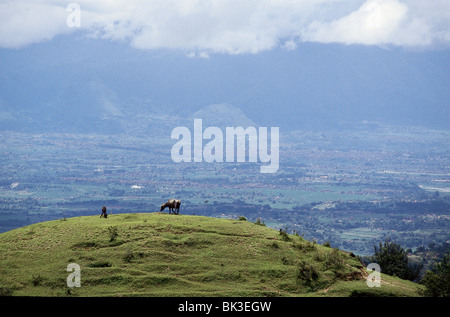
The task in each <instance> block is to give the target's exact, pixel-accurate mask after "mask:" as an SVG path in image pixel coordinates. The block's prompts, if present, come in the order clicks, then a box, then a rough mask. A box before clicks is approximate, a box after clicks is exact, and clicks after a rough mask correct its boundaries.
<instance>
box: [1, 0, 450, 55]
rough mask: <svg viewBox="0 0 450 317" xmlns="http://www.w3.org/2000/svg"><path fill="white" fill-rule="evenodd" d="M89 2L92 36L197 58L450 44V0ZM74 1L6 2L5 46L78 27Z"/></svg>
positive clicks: (84, 26) (85, 28)
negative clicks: (304, 48)
mask: <svg viewBox="0 0 450 317" xmlns="http://www.w3.org/2000/svg"><path fill="white" fill-rule="evenodd" d="M74 2H76V3H78V4H79V5H80V7H81V28H80V30H81V31H82V32H84V33H85V34H86V35H87V36H90V37H98V38H104V39H109V40H112V41H126V42H128V43H129V44H130V45H131V46H133V47H135V48H138V49H156V48H174V49H182V50H184V51H186V53H187V54H188V53H191V55H190V56H196V57H207V56H209V55H210V54H211V53H228V54H242V53H258V52H261V51H265V50H270V49H274V48H277V47H281V48H284V49H287V50H292V49H296V48H297V47H298V44H299V42H300V41H315V42H324V43H329V42H337V43H345V44H365V45H381V44H383V45H385V44H388V45H389V44H391V45H400V46H426V45H434V44H438V45H442V44H444V45H448V44H449V43H450V31H449V30H450V13H449V12H450V4H449V3H450V1H428V0H401V1H400V0H346V1H344V0H246V1H241V0H182V1H180V0H149V1H142V0H128V1H127V0H115V1H111V0H95V1H92V0H91V1H87V0H80V1H76V0H75V1H74ZM68 4H69V2H67V3H62V2H61V1H57V0H42V1H38V0H19V1H1V0H0V47H6V48H20V47H23V46H26V45H29V44H33V43H38V42H41V41H45V40H51V39H52V38H53V37H55V36H57V35H60V34H68V33H70V32H73V31H74V30H76V29H74V28H70V27H68V26H67V24H66V18H67V16H68V14H69V13H68V12H67V11H66V6H67V5H68Z"/></svg>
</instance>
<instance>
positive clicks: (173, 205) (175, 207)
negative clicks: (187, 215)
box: [160, 199, 181, 215]
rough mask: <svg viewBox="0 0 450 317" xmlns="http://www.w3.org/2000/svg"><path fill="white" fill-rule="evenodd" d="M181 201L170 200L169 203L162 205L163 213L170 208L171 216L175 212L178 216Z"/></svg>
mask: <svg viewBox="0 0 450 317" xmlns="http://www.w3.org/2000/svg"><path fill="white" fill-rule="evenodd" d="M180 205H181V201H180V200H179V199H169V200H168V201H167V202H165V203H164V204H162V205H161V210H160V211H163V210H164V209H165V208H166V207H168V208H169V214H170V213H171V212H173V213H174V214H177V215H178V213H179V212H180Z"/></svg>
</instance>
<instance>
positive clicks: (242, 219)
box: [238, 216, 247, 221]
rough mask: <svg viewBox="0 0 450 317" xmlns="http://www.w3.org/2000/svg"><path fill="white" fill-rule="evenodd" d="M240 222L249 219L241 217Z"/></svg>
mask: <svg viewBox="0 0 450 317" xmlns="http://www.w3.org/2000/svg"><path fill="white" fill-rule="evenodd" d="M238 220H239V221H247V218H245V217H244V216H239V219H238Z"/></svg>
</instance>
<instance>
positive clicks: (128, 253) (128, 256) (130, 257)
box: [123, 249, 134, 263]
mask: <svg viewBox="0 0 450 317" xmlns="http://www.w3.org/2000/svg"><path fill="white" fill-rule="evenodd" d="M133 258H134V255H133V251H131V249H127V251H126V252H125V255H124V256H123V260H124V261H125V262H127V263H131V260H133Z"/></svg>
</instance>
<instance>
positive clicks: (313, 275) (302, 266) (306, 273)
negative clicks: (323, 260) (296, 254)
mask: <svg viewBox="0 0 450 317" xmlns="http://www.w3.org/2000/svg"><path fill="white" fill-rule="evenodd" d="M318 278H319V272H318V271H317V269H316V268H315V267H314V265H312V264H308V263H306V262H305V261H300V262H299V263H298V265H297V279H299V280H302V281H304V282H306V284H307V285H309V284H311V283H312V282H313V281H315V280H317V279H318Z"/></svg>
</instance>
